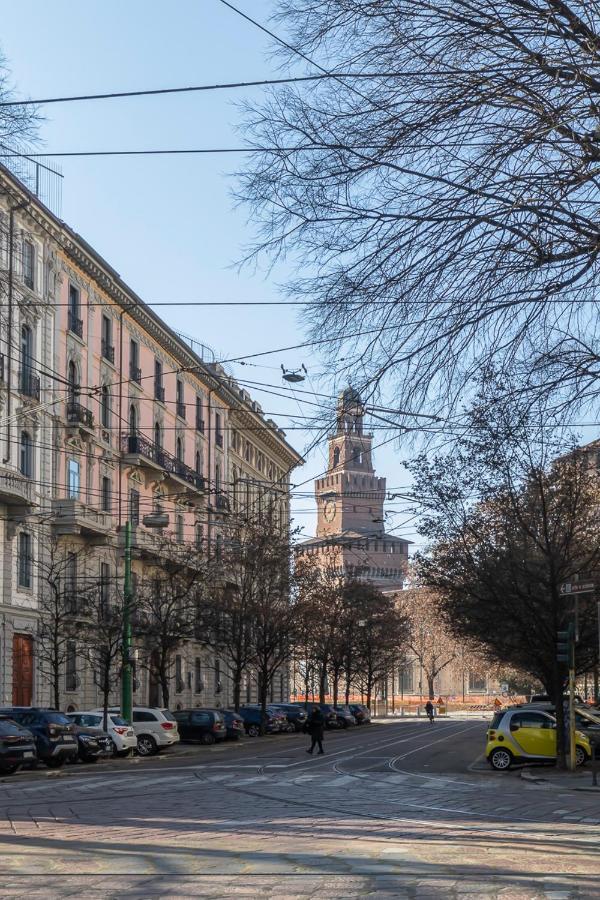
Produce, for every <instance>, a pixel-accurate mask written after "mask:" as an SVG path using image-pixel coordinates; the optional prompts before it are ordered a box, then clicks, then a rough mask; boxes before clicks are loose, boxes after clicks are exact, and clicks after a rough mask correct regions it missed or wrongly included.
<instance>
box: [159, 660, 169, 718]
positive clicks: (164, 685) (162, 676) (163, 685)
mask: <svg viewBox="0 0 600 900" xmlns="http://www.w3.org/2000/svg"><path fill="white" fill-rule="evenodd" d="M167 668H168V662H167V660H166V659H163V660H161V662H160V665H159V667H158V680H159V681H160V690H161V693H162V700H163V706H165V707H166V708H167V709H168V708H169V676H168V672H167Z"/></svg>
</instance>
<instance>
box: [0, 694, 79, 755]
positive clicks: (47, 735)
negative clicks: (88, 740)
mask: <svg viewBox="0 0 600 900" xmlns="http://www.w3.org/2000/svg"><path fill="white" fill-rule="evenodd" d="M0 715H4V716H9V717H10V718H11V719H12V720H13V721H14V722H16V723H17V724H18V725H21V726H22V727H23V728H26V729H27V730H28V731H30V732H31V733H32V735H33V737H34V740H35V747H36V750H37V756H38V759H39V760H41V762H43V763H45V764H46V765H47V766H49V767H50V768H51V769H57V768H58V767H59V766H62V765H63V763H65V762H67V761H68V762H75V760H76V759H77V756H78V754H79V746H78V743H77V736H76V734H75V726H74V725H73V723H72V722H71V720H70V719H68V718H67V716H65V714H64V713H61V712H58V711H57V710H56V709H45V708H42V707H36V706H9V707H6V708H5V709H0Z"/></svg>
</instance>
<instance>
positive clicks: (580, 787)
mask: <svg viewBox="0 0 600 900" xmlns="http://www.w3.org/2000/svg"><path fill="white" fill-rule="evenodd" d="M520 776H521V778H522V779H523V781H527V782H529V783H530V784H537V785H538V787H542V788H544V787H545V788H550V789H557V788H558V789H559V790H561V791H565V790H566V791H587V792H589V791H591V792H593V793H600V778H599V779H598V781H599V784H598V786H597V787H594V785H593V784H592V772H591V769H584V770H583V771H581V772H562V771H558V770H557V769H553V768H551V767H542V766H540V767H535V768H527V767H525V768H523V769H521V771H520Z"/></svg>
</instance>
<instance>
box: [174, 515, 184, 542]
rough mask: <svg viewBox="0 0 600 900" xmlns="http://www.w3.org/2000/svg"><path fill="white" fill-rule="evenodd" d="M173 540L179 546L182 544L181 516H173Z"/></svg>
mask: <svg viewBox="0 0 600 900" xmlns="http://www.w3.org/2000/svg"><path fill="white" fill-rule="evenodd" d="M175 538H176V540H177V542H178V543H179V544H183V516H180V515H178V516H175Z"/></svg>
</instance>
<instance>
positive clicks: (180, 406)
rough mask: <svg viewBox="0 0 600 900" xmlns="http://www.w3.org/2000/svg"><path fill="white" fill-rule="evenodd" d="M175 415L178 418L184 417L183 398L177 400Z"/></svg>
mask: <svg viewBox="0 0 600 900" xmlns="http://www.w3.org/2000/svg"><path fill="white" fill-rule="evenodd" d="M177 415H178V416H179V418H180V419H185V403H184V402H183V400H178V401H177Z"/></svg>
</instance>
